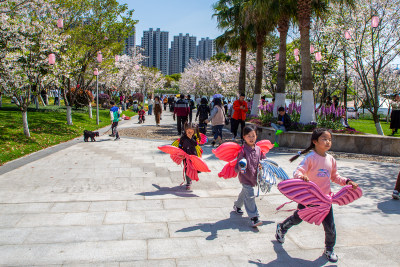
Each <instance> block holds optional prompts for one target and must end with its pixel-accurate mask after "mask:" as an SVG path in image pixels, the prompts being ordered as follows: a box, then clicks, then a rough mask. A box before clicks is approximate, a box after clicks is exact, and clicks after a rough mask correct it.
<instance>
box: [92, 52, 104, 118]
mask: <svg viewBox="0 0 400 267" xmlns="http://www.w3.org/2000/svg"><path fill="white" fill-rule="evenodd" d="M102 61H103V56H102V55H101V51H99V52H97V62H98V63H101V62H102ZM93 74H94V75H95V76H96V124H97V125H99V124H100V118H99V70H98V69H97V68H95V69H94V72H93Z"/></svg>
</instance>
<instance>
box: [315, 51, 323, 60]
mask: <svg viewBox="0 0 400 267" xmlns="http://www.w3.org/2000/svg"><path fill="white" fill-rule="evenodd" d="M321 59H322V55H321V52H317V53H315V60H316V61H320V60H321Z"/></svg>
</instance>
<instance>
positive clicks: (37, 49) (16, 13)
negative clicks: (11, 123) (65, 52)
mask: <svg viewBox="0 0 400 267" xmlns="http://www.w3.org/2000/svg"><path fill="white" fill-rule="evenodd" d="M60 14H61V12H60V10H57V9H55V8H54V5H53V2H52V1H47V0H32V1H21V0H20V1H12V2H11V1H5V2H0V19H1V24H0V40H1V41H0V51H1V52H0V84H1V86H2V88H3V90H5V92H6V93H7V94H10V95H12V96H13V99H14V103H15V104H16V105H17V106H18V107H19V109H20V110H21V112H22V122H23V129H24V134H25V136H26V137H30V132H29V125H28V116H27V110H28V106H29V104H30V99H31V95H32V94H38V93H39V92H40V90H41V89H42V88H43V84H44V82H46V80H48V78H49V75H54V74H55V72H56V70H55V69H54V68H53V67H52V66H50V65H49V62H48V57H49V54H51V53H58V52H59V50H60V47H61V45H62V43H64V42H65V41H66V39H67V38H68V36H61V35H55V34H54V33H55V32H57V27H56V20H55V19H54V18H57V17H59V16H60Z"/></svg>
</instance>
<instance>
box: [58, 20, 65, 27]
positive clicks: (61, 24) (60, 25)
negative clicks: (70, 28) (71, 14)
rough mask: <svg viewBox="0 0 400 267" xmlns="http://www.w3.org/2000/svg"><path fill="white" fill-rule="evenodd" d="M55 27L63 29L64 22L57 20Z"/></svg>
mask: <svg viewBox="0 0 400 267" xmlns="http://www.w3.org/2000/svg"><path fill="white" fill-rule="evenodd" d="M57 27H58V28H60V29H61V28H62V27H64V21H63V19H58V20H57Z"/></svg>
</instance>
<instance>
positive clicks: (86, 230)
mask: <svg viewBox="0 0 400 267" xmlns="http://www.w3.org/2000/svg"><path fill="white" fill-rule="evenodd" d="M123 228H124V226H123V225H122V224H120V225H96V226H64V227H60V226H46V227H36V228H32V229H31V230H30V234H29V236H28V237H27V238H26V239H25V242H24V243H25V244H35V243H42V244H44V243H75V242H90V241H113V240H122V235H123Z"/></svg>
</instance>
